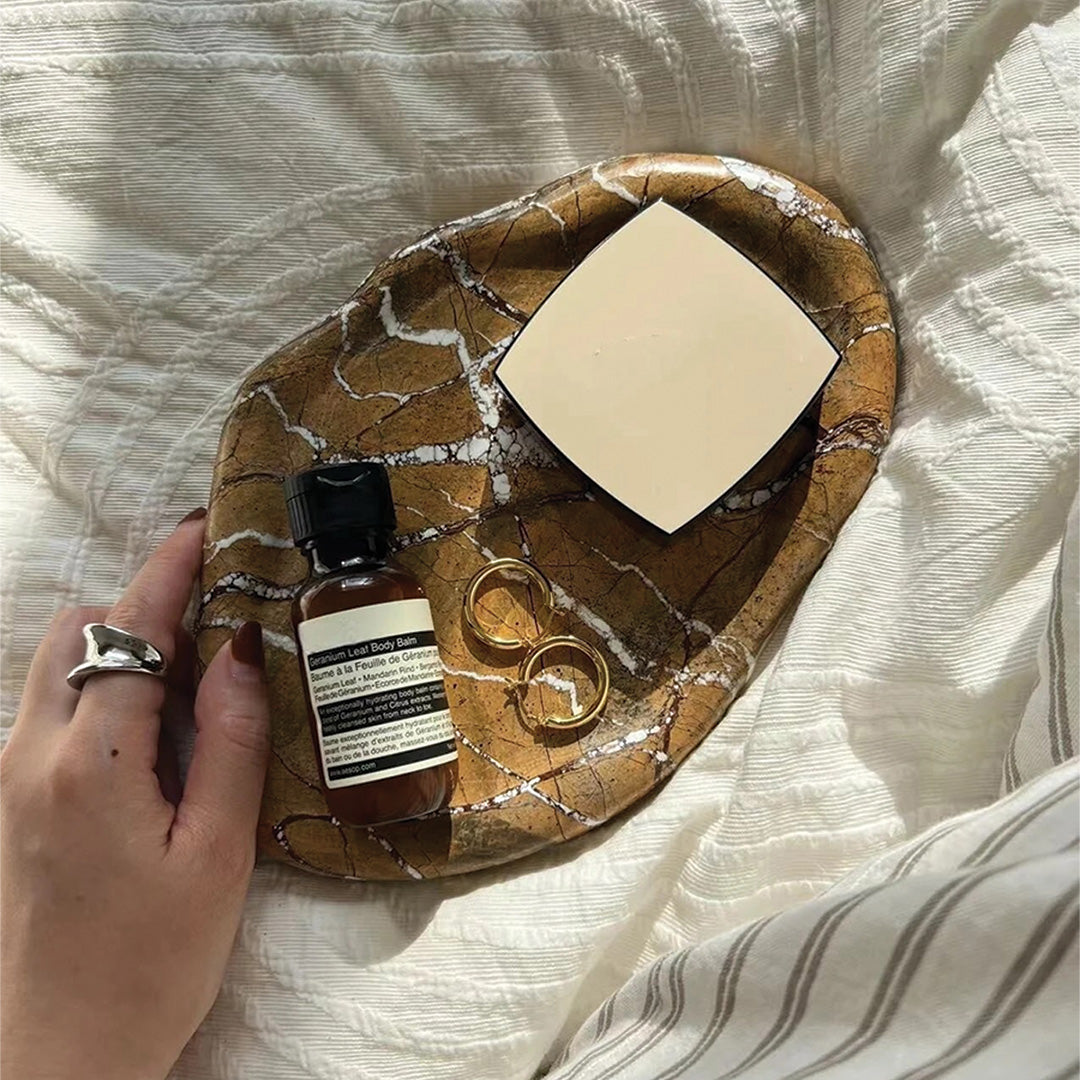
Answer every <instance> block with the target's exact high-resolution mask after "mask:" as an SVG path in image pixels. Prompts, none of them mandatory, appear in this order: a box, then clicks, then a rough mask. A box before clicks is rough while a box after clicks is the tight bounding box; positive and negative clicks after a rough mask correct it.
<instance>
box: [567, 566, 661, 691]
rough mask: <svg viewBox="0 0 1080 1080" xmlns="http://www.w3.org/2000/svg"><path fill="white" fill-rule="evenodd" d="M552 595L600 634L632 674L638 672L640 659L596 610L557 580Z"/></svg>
mask: <svg viewBox="0 0 1080 1080" xmlns="http://www.w3.org/2000/svg"><path fill="white" fill-rule="evenodd" d="M551 597H552V599H553V600H554V601H555V604H556V605H557V606H558V607H561V608H564V609H565V610H567V611H572V612H573V613H574V614H575V615H576V616H577V617H578V618H579V619H580V620H581V621H582V622H583V623H585V625H586V626H588V627H589V628H590V629H592V630H594V631H595V632H596V633H597V634H599V635H600V636H601V637H602V638H603V639H604V641H605V642H606V643H607V647H608V648H609V649H610V650H611V651H612V653H613V654H614V655H615V656H616V657H618V660H619V663H621V664H622V666H623V667H624V668H626V670H627V671H629V672H630V674H631V675H636V674H637V673H638V668H639V667H640V666H641V663H640V661H639V660H637V659H636V658H635V657H634V655H633V654H632V653H631V652H630V650H629V649H628V648H627V647H626V646H625V645H624V644H623V642H622V640H621V639H620V638H619V636H618V635H617V634H616V633H615V631H614V630H612V628H611V626H610V625H609V624H608V623H607V622H606V621H605V620H604V619H602V618H601V617H600V616H599V615H597V614H596V612H595V611H593V610H592V609H591V608H589V607H586V605H585V604H583V603H582V602H581V601H580V600H577V599H575V598H574V597H573V596H571V595H570V594H569V593H568V592H567V591H566V590H565V589H564V588H563V587H562V586H561V585H560V584H559V583H558V582H557V581H553V582H551ZM646 666H648V665H646Z"/></svg>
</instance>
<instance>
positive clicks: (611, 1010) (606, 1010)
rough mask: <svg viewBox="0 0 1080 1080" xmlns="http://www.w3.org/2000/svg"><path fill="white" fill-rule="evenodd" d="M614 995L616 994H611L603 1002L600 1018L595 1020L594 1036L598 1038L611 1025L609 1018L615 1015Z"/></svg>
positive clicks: (602, 1035)
mask: <svg viewBox="0 0 1080 1080" xmlns="http://www.w3.org/2000/svg"><path fill="white" fill-rule="evenodd" d="M616 997H617V995H616V994H612V995H611V997H609V998H608V999H607V1001H606V1002H604V1007H603V1008H602V1009H601V1010H600V1018H599V1019H598V1020H597V1022H596V1037H597V1038H598V1039H602V1038H603V1037H604V1036H605V1035H606V1034H607V1030H608V1028H609V1027H611V1018H612V1017H613V1016H614V1015H615V999H616Z"/></svg>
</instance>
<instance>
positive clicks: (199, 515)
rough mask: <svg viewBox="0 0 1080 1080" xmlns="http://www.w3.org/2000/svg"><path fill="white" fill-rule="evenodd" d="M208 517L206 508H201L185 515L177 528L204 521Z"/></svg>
mask: <svg viewBox="0 0 1080 1080" xmlns="http://www.w3.org/2000/svg"><path fill="white" fill-rule="evenodd" d="M204 517H206V507H205V506H200V507H197V508H196V509H194V510H192V511H191V513H190V514H185V515H184V516H183V517H182V518H181V519H180V520H179V521H178V522H177V523H176V524H177V526H180V525H186V524H187V523H188V522H189V521H202V519H203V518H204Z"/></svg>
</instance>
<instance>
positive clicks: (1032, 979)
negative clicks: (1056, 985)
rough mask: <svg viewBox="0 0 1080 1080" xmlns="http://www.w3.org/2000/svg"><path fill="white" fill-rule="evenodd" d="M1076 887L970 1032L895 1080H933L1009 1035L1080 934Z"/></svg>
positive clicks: (1029, 943)
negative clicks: (1008, 1032)
mask: <svg viewBox="0 0 1080 1080" xmlns="http://www.w3.org/2000/svg"><path fill="white" fill-rule="evenodd" d="M1078 917H1080V902H1078V900H1077V886H1076V885H1075V884H1071V883H1070V885H1069V887H1068V888H1067V889H1066V890H1065V891H1064V892H1063V893H1062V894H1061V895H1060V896H1059V897H1058V899H1057V900H1056V901H1055V902H1054V903H1053V904H1052V905H1051V906H1050V908H1049V910H1048V911H1047V912H1046V914H1045V915H1044V916H1043V917H1042V918H1041V919H1040V920H1039V922H1038V924H1037V925H1036V927H1035V929H1034V930H1033V931H1032V932H1031V934H1030V935H1029V936H1028V939H1027V940H1026V941H1025V942H1024V944H1023V945H1022V946H1021V948H1020V949H1019V951H1018V952H1017V955H1016V959H1015V960H1013V962H1012V964H1010V965H1009V969H1008V971H1006V972H1005V974H1004V976H1002V978H1001V980H1000V981H999V982H998V985H997V987H996V988H995V990H994V993H993V994H992V995H991V996H990V1000H989V1001H987V1003H986V1004H985V1005H984V1006H983V1008H982V1009H981V1010H980V1012H979V1013H978V1015H977V1016H976V1017H975V1019H974V1020H973V1021H972V1022H971V1024H970V1025H969V1027H968V1029H967V1031H965V1032H964V1033H963V1035H961V1036H960V1038H959V1039H957V1040H956V1042H954V1043H953V1044H952V1046H950V1047H948V1048H947V1049H946V1050H944V1051H942V1052H941V1053H940V1054H939V1055H938V1056H937V1057H935V1058H933V1059H932V1060H930V1061H928V1062H926V1063H925V1064H923V1065H920V1066H918V1067H917V1068H914V1069H911V1070H909V1071H908V1072H905V1073H902V1074H901V1075H900V1076H898V1077H896V1080H934V1078H935V1077H939V1076H942V1075H944V1074H945V1073H946V1072H948V1071H949V1070H950V1069H954V1068H956V1067H957V1066H958V1065H961V1064H963V1063H964V1062H965V1061H968V1060H969V1059H970V1058H972V1057H974V1056H975V1055H976V1054H978V1053H979V1052H980V1051H982V1050H985V1049H986V1047H987V1046H989V1045H990V1044H991V1043H992V1042H994V1040H995V1039H998V1038H1000V1037H1001V1036H1002V1035H1004V1034H1005V1033H1006V1032H1007V1031H1008V1030H1009V1028H1010V1027H1012V1025H1013V1024H1014V1023H1015V1022H1016V1020H1017V1018H1018V1017H1019V1016H1020V1015H1021V1014H1022V1013H1023V1011H1024V1010H1025V1009H1026V1008H1027V1007H1028V1006H1029V1005H1030V1004H1031V1002H1032V1001H1033V1000H1034V999H1035V996H1036V995H1037V994H1038V993H1039V991H1040V990H1041V989H1042V988H1043V986H1044V985H1045V984H1046V982H1047V980H1048V979H1049V978H1050V976H1051V975H1052V974H1053V973H1054V971H1055V969H1056V968H1057V967H1058V965H1059V964H1060V963H1061V961H1062V959H1063V958H1064V957H1065V954H1066V953H1067V952H1068V950H1069V948H1070V947H1071V946H1072V944H1073V943H1074V942H1075V941H1076V938H1077V934H1078V933H1080V924H1078V922H1077V919H1078Z"/></svg>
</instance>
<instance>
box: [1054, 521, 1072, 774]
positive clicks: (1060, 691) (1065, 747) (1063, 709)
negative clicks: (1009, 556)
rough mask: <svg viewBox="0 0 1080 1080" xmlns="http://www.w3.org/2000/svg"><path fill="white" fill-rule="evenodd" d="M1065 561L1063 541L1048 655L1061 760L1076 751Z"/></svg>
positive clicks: (1055, 573) (1056, 572)
mask: <svg viewBox="0 0 1080 1080" xmlns="http://www.w3.org/2000/svg"><path fill="white" fill-rule="evenodd" d="M1064 562H1065V541H1064V540H1062V542H1061V557H1060V558H1059V559H1058V564H1057V569H1056V570H1055V571H1054V601H1055V603H1056V608H1055V610H1054V612H1053V613H1052V614H1051V616H1050V641H1049V645H1050V655H1051V656H1052V657H1056V660H1057V664H1056V667H1057V675H1056V678H1054V679H1053V680H1052V683H1051V688H1050V696H1051V697H1052V698H1054V697H1056V700H1057V707H1056V709H1055V713H1056V715H1057V724H1058V743H1059V745H1060V747H1061V760H1062V761H1067V760H1068V759H1069V758H1071V757H1072V756H1073V754H1074V753H1076V751H1075V750H1074V749H1073V741H1072V727H1071V725H1070V723H1069V693H1068V689H1067V687H1066V670H1067V669H1066V660H1065V631H1064V629H1063V627H1062V625H1061V596H1062V583H1061V577H1062V566H1063V564H1064Z"/></svg>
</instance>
